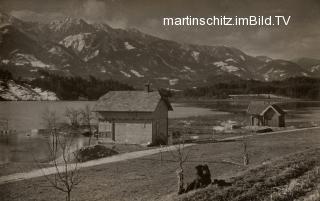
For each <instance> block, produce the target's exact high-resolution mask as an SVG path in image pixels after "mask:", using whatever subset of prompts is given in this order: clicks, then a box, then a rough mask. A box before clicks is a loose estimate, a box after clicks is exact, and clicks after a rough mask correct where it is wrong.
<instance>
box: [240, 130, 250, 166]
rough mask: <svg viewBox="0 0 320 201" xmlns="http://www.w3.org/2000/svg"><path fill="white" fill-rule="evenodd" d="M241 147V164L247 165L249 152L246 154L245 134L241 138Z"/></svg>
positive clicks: (246, 141)
mask: <svg viewBox="0 0 320 201" xmlns="http://www.w3.org/2000/svg"><path fill="white" fill-rule="evenodd" d="M242 147H243V153H242V154H243V155H242V157H243V165H244V166H247V165H249V154H248V140H247V137H246V136H243V138H242Z"/></svg>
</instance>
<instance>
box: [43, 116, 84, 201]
mask: <svg viewBox="0 0 320 201" xmlns="http://www.w3.org/2000/svg"><path fill="white" fill-rule="evenodd" d="M43 121H44V123H45V125H47V126H48V127H47V129H48V130H49V133H50V137H51V138H52V140H51V143H50V142H49V143H48V150H49V158H50V160H52V161H51V163H52V164H53V167H54V169H55V173H54V174H53V175H52V176H49V175H48V174H47V173H46V168H41V169H42V172H43V176H44V177H45V178H46V180H47V181H48V182H49V184H50V187H53V188H54V189H56V190H58V191H60V192H63V193H65V197H66V201H70V200H71V192H72V191H73V190H74V188H75V186H77V185H78V184H79V183H80V181H81V180H80V174H79V167H78V153H79V152H78V151H77V150H76V151H74V150H72V149H71V147H72V144H73V139H74V137H73V135H71V134H70V132H68V131H67V132H65V133H64V134H62V133H60V132H58V129H57V122H58V121H57V116H56V115H55V113H54V112H52V111H50V110H47V111H46V112H45V113H44V115H43Z"/></svg>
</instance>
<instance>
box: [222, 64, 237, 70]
mask: <svg viewBox="0 0 320 201" xmlns="http://www.w3.org/2000/svg"><path fill="white" fill-rule="evenodd" d="M221 70H223V71H226V72H234V71H239V70H240V68H238V67H236V66H232V65H230V66H223V67H221Z"/></svg>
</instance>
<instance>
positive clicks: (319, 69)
mask: <svg viewBox="0 0 320 201" xmlns="http://www.w3.org/2000/svg"><path fill="white" fill-rule="evenodd" d="M315 71H320V64H319V65H315V66H312V67H311V72H312V73H313V72H315Z"/></svg>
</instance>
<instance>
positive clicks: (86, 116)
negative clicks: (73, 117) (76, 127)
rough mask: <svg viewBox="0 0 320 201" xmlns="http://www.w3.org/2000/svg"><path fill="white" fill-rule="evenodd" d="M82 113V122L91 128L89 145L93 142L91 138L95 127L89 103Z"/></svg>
mask: <svg viewBox="0 0 320 201" xmlns="http://www.w3.org/2000/svg"><path fill="white" fill-rule="evenodd" d="M80 113H81V123H82V124H83V125H84V126H85V127H86V128H88V129H89V145H90V144H91V139H92V136H93V128H92V124H91V121H92V120H93V119H94V116H93V115H92V112H91V109H90V106H89V105H86V106H85V108H84V109H82V110H81V111H80Z"/></svg>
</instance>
